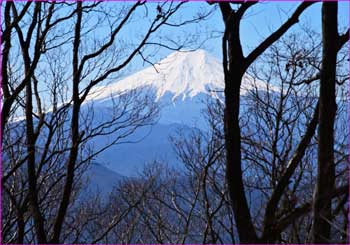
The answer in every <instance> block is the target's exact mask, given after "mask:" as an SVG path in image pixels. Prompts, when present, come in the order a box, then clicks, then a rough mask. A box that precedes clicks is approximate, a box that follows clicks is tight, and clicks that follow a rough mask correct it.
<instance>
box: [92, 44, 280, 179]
mask: <svg viewBox="0 0 350 245" xmlns="http://www.w3.org/2000/svg"><path fill="white" fill-rule="evenodd" d="M246 80H247V82H245V83H244V85H243V86H242V94H245V93H246V92H247V90H249V89H251V88H252V83H251V81H250V79H249V78H246ZM255 83H256V85H257V86H258V87H261V88H262V89H264V87H265V86H266V85H265V84H264V83H263V82H261V81H255ZM133 89H144V90H145V91H147V92H150V91H151V92H152V93H154V95H155V97H154V99H155V100H156V102H157V103H159V106H160V108H161V109H160V117H159V121H158V122H157V123H156V124H155V125H153V126H146V127H143V128H140V129H137V130H136V132H135V133H134V134H133V135H131V136H129V137H128V139H127V140H130V141H132V142H135V141H137V143H130V144H119V145H115V146H111V147H110V148H109V149H107V150H106V151H104V152H103V153H101V154H100V155H99V156H98V157H97V158H96V159H95V161H96V162H98V163H99V164H102V165H104V166H106V167H107V168H109V169H111V170H113V171H115V172H117V173H119V174H121V175H124V176H135V174H137V172H138V171H140V170H141V169H142V167H143V166H144V164H145V163H149V162H152V161H154V160H159V161H165V162H167V163H168V164H170V165H171V166H176V165H177V162H178V160H177V158H176V156H175V154H174V152H173V149H172V145H171V143H170V142H169V136H170V135H174V134H175V133H176V130H177V129H179V128H183V129H184V130H185V131H186V128H187V129H190V128H191V127H193V126H196V127H199V128H203V127H204V125H205V121H204V120H205V119H204V118H203V116H202V115H201V113H202V110H203V109H204V108H206V104H205V102H206V101H207V100H208V99H211V98H212V99H219V100H221V98H222V93H223V90H224V75H223V68H222V64H221V62H220V60H218V59H217V58H216V57H214V56H212V55H210V54H209V53H207V52H206V51H204V50H197V51H194V52H174V53H172V54H170V55H169V56H168V57H166V58H165V59H163V60H161V61H160V62H158V63H157V64H154V66H150V67H148V68H146V69H143V70H141V71H139V72H136V73H135V74H133V75H131V76H128V77H126V78H124V79H122V80H119V81H116V82H114V83H112V84H108V85H105V86H100V87H98V88H97V89H95V90H94V91H93V92H92V93H91V94H90V95H89V97H88V99H87V102H86V103H87V104H88V103H90V102H93V104H94V105H95V106H96V108H100V109H101V108H103V107H106V108H108V107H109V106H111V103H112V101H113V97H114V96H119V95H120V94H121V93H124V92H127V91H130V90H133ZM273 89H276V88H273ZM101 111H103V109H101ZM106 111H108V110H106ZM105 140H107V139H106V138H104V137H99V138H98V139H97V140H95V142H94V144H96V145H103V144H104V143H105V142H104V141H105Z"/></svg>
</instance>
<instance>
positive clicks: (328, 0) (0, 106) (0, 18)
mask: <svg viewBox="0 0 350 245" xmlns="http://www.w3.org/2000/svg"><path fill="white" fill-rule="evenodd" d="M11 1H13V2H27V1H28V0H11ZM33 1H34V2H46V1H45V0H33ZM77 1H82V2H94V0H77ZM147 1H148V2H161V0H147ZM174 1H175V2H180V1H181V0H174ZM189 1H191V2H206V1H205V0H189ZM213 1H214V0H213ZM219 1H220V2H235V1H239V0H219ZM248 1H250V0H248ZM304 1H314V0H304ZM322 1H323V2H336V1H338V2H350V0H322ZM2 2H6V1H5V0H0V3H1V4H2ZM57 2H76V0H58V1H57ZM101 2H103V0H102V1H101ZM104 2H135V0H104ZM261 2H302V1H301V0H263V1H261ZM349 12H350V9H349ZM0 23H2V11H1V12H0ZM349 26H350V18H349ZM1 37H2V30H0V39H1ZM349 54H350V46H349ZM0 62H1V63H2V56H1V55H0ZM0 70H1V67H0ZM349 73H350V64H349ZM0 79H1V81H2V76H1V73H0ZM1 86H2V84H1ZM349 99H350V98H349ZM0 102H1V105H0V109H1V111H2V87H1V89H0ZM347 111H348V121H349V129H350V100H349V106H348V109H347ZM0 118H1V112H0ZM1 135H2V132H1V129H0V136H1ZM348 143H349V145H350V137H349V139H348ZM0 147H1V148H0V162H1V164H0V179H2V142H0ZM348 160H349V162H350V156H349V159H348ZM348 180H349V181H350V173H349V174H348ZM349 198H350V197H348V199H349ZM349 200H350V199H349ZM1 211H2V185H0V212H1ZM348 216H349V218H348V219H350V213H349V214H348ZM348 229H349V230H348V234H350V226H349V228H348ZM0 244H3V243H2V212H1V215H0ZM4 244H5V243H4ZM11 244H13V245H20V244H14V243H11ZM75 244H76V245H87V244H88V243H84V244H78V243H75ZM98 244H103V243H98ZM237 244H239V243H237ZM112 245H113V244H112ZM114 245H117V244H114ZM131 245H132V244H131ZM144 245H151V244H144ZM188 245H196V244H191V243H188ZM291 245H298V244H291ZM318 245H320V244H318Z"/></svg>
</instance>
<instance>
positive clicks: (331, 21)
mask: <svg viewBox="0 0 350 245" xmlns="http://www.w3.org/2000/svg"><path fill="white" fill-rule="evenodd" d="M337 8H338V4H337V2H324V3H323V5H322V36H323V37H322V42H323V54H322V70H321V79H320V112H319V129H318V166H317V183H316V189H315V194H314V203H313V230H312V242H313V243H329V242H331V241H330V239H331V237H330V232H331V224H330V221H331V220H332V209H331V204H332V202H331V199H328V200H325V199H321V198H322V196H325V195H327V194H329V193H331V192H333V191H334V181H335V167H334V149H333V147H334V118H335V113H336V110H337V105H336V101H335V84H336V81H335V76H336V58H337V40H338V30H337V28H338V24H337Z"/></svg>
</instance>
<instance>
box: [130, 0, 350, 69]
mask: <svg viewBox="0 0 350 245" xmlns="http://www.w3.org/2000/svg"><path fill="white" fill-rule="evenodd" d="M150 4H157V3H150ZM299 4H300V2H297V1H296V2H275V1H274V2H271V1H265V2H262V3H258V4H256V5H254V6H253V7H251V8H250V9H249V10H248V11H247V13H246V14H245V16H244V19H243V20H242V22H241V40H242V45H243V49H244V51H245V53H247V52H248V51H249V50H252V49H253V48H254V47H255V46H256V45H257V44H259V43H260V42H261V41H262V40H263V39H264V38H265V37H267V36H268V35H269V34H270V33H271V32H272V31H274V30H276V29H277V28H278V27H279V26H280V25H281V24H282V23H283V22H284V21H285V20H287V18H288V17H289V16H290V15H291V14H292V13H293V11H294V10H295V9H296V7H297V6H298V5H299ZM321 6H322V4H321V3H315V4H313V5H312V6H311V7H309V8H308V9H307V10H306V11H304V13H303V14H302V16H301V17H300V21H299V23H298V24H296V25H294V26H293V27H292V28H291V29H290V30H289V32H293V31H298V30H299V31H300V30H301V27H303V26H307V27H310V28H311V29H312V30H314V31H316V32H319V33H320V32H321ZM211 7H212V6H209V5H208V4H207V3H206V2H189V3H187V4H186V5H185V6H184V7H183V8H182V11H181V12H179V14H178V16H177V17H178V18H182V19H186V18H187V19H188V18H190V17H191V16H194V15H196V13H197V12H198V11H200V10H205V9H209V8H211ZM349 7H350V4H349V2H347V1H346V2H345V1H343V2H340V3H339V8H338V13H339V14H338V16H339V31H340V32H342V31H344V30H345V29H346V28H347V27H348V26H349ZM222 31H223V21H222V19H221V14H220V11H219V9H217V11H215V13H214V14H213V15H212V16H211V17H210V18H209V19H208V20H206V21H203V22H201V23H199V24H194V25H188V26H184V27H182V28H177V29H171V31H169V32H168V33H167V32H164V33H166V34H168V35H171V36H174V37H175V36H177V35H178V36H181V35H191V34H192V33H195V34H198V33H200V34H201V35H202V37H201V41H204V40H205V39H206V38H205V36H206V35H208V33H210V32H211V33H214V35H215V36H217V37H216V38H211V39H209V40H208V41H206V42H204V44H203V45H202V46H201V48H203V49H205V50H207V51H208V52H210V53H212V54H213V55H214V56H216V57H218V58H221V35H220V32H222ZM170 52H172V51H170V50H160V52H159V53H158V54H157V55H156V56H155V57H153V60H154V61H157V60H159V59H161V58H163V57H164V56H166V55H167V54H169V53H170ZM143 66H148V64H142V62H140V60H138V61H136V62H135V63H134V65H133V68H132V70H139V69H142V67H143Z"/></svg>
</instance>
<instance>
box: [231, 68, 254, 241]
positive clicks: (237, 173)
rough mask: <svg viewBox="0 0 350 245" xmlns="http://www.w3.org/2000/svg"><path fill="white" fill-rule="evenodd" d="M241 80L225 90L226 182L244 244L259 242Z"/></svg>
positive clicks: (240, 237) (237, 80)
mask: <svg viewBox="0 0 350 245" xmlns="http://www.w3.org/2000/svg"><path fill="white" fill-rule="evenodd" d="M241 79H242V78H241V77H240V76H239V75H238V76H234V79H233V80H231V81H229V83H230V84H231V86H229V85H227V86H226V88H225V97H226V100H225V101H226V108H225V116H224V118H225V141H226V157H227V160H226V181H227V184H228V189H229V194H230V199H231V203H232V208H233V211H234V215H235V220H236V225H237V230H238V233H239V239H240V243H255V242H257V236H256V234H255V229H254V226H253V224H252V223H251V220H252V219H251V216H250V210H249V207H248V202H247V200H246V196H245V189H244V185H243V177H242V168H241V165H242V164H241V129H240V127H239V100H240V96H239V91H240V83H241Z"/></svg>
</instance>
